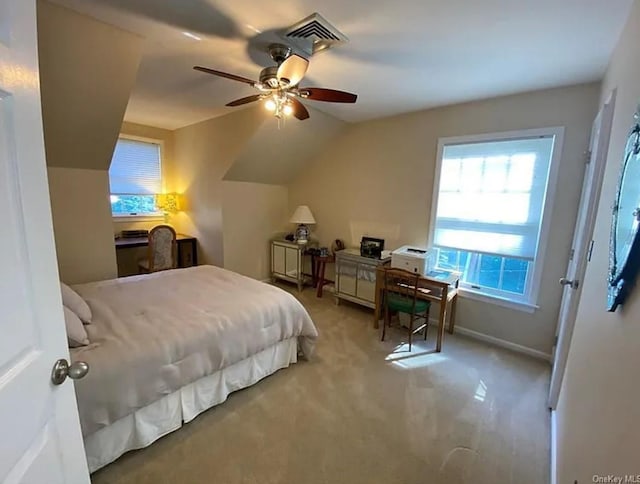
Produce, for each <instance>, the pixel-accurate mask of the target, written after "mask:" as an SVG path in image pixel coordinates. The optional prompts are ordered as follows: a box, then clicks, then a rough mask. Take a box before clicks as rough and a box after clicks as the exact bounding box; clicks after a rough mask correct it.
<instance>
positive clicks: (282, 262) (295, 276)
mask: <svg viewBox="0 0 640 484" xmlns="http://www.w3.org/2000/svg"><path fill="white" fill-rule="evenodd" d="M316 245H317V244H315V243H313V242H309V243H307V244H298V243H296V242H289V241H288V240H284V239H274V240H272V241H271V279H272V280H273V281H275V280H276V279H281V280H283V281H289V282H293V283H294V284H297V285H298V291H302V285H303V283H304V277H305V276H304V264H303V260H304V257H303V256H304V253H305V250H306V249H308V248H310V247H315V246H316Z"/></svg>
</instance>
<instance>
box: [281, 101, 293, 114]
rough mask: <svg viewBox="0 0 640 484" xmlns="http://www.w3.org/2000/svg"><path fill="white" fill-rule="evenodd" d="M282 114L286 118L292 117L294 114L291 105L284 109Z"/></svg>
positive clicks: (286, 105)
mask: <svg viewBox="0 0 640 484" xmlns="http://www.w3.org/2000/svg"><path fill="white" fill-rule="evenodd" d="M282 112H283V113H284V115H285V116H291V115H292V114H293V107H292V106H291V104H289V103H287V104H285V105H284V107H283V108H282Z"/></svg>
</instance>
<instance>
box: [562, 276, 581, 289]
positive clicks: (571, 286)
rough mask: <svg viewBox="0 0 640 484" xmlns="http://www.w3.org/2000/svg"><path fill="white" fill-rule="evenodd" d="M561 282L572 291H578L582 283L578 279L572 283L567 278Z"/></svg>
mask: <svg viewBox="0 0 640 484" xmlns="http://www.w3.org/2000/svg"><path fill="white" fill-rule="evenodd" d="M559 282H560V285H561V286H569V287H570V288H571V289H578V285H579V284H580V282H579V281H578V280H577V279H576V280H574V281H572V280H570V279H567V278H565V277H563V278H562V279H560V281H559Z"/></svg>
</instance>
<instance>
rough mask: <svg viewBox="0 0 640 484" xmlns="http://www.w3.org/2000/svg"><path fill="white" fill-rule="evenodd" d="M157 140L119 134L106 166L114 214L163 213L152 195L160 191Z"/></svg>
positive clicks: (159, 164) (117, 215)
mask: <svg viewBox="0 0 640 484" xmlns="http://www.w3.org/2000/svg"><path fill="white" fill-rule="evenodd" d="M160 154H161V150H160V144H159V143H153V142H148V141H139V140H134V139H129V138H119V139H118V142H117V144H116V149H115V151H114V153H113V158H112V160H111V166H110V167H109V184H110V187H111V213H112V214H113V216H114V217H121V216H136V215H140V216H145V215H146V216H149V215H162V213H161V212H160V211H159V210H158V209H157V207H156V205H155V195H156V194H157V193H160V192H161V191H162V170H161V160H160Z"/></svg>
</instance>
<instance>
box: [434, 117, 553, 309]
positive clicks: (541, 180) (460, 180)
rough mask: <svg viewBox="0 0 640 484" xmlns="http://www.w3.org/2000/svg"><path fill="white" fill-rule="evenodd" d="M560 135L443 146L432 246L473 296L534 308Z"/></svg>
mask: <svg viewBox="0 0 640 484" xmlns="http://www.w3.org/2000/svg"><path fill="white" fill-rule="evenodd" d="M561 137H562V129H548V130H529V131H526V132H520V133H503V134H497V135H490V136H480V137H468V138H446V139H441V140H440V142H439V147H438V175H437V179H436V186H437V187H438V189H437V191H436V192H435V193H434V211H433V216H432V218H433V220H432V222H433V223H432V224H431V226H432V234H431V238H432V244H433V246H434V247H436V248H438V249H439V250H438V262H437V265H438V267H439V268H441V269H450V270H457V271H460V272H462V274H463V275H462V279H461V287H462V288H463V289H467V290H468V291H470V292H473V293H475V294H479V295H484V296H489V297H495V298H499V299H502V300H507V301H511V302H515V303H523V304H525V305H528V306H534V305H535V302H536V301H535V300H536V298H537V293H538V285H539V281H540V271H541V269H542V267H541V266H542V263H541V262H540V263H538V262H539V261H541V260H542V253H543V250H544V245H545V242H546V229H545V228H546V225H547V221H548V218H549V213H548V212H549V209H550V206H551V196H552V192H553V190H549V189H548V187H549V184H550V181H551V180H555V163H553V160H554V158H555V157H556V156H555V155H557V154H558V153H559V152H560V144H561Z"/></svg>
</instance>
